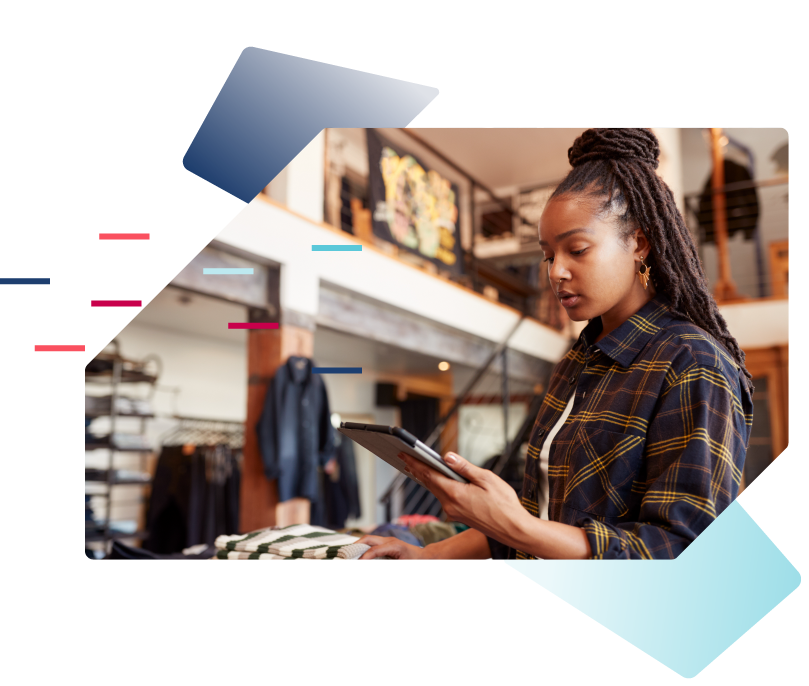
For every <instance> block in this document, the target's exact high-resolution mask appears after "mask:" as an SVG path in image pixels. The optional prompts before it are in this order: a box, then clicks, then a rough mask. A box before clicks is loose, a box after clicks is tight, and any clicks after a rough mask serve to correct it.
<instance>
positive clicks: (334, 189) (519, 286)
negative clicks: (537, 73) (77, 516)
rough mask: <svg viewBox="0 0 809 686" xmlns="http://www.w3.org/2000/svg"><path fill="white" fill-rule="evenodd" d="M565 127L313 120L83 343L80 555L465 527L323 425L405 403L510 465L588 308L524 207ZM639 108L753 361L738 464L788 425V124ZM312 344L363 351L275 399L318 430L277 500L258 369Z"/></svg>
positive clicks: (427, 422) (332, 361)
mask: <svg viewBox="0 0 809 686" xmlns="http://www.w3.org/2000/svg"><path fill="white" fill-rule="evenodd" d="M582 130H583V129H327V130H325V131H323V132H322V133H321V134H320V135H319V136H317V137H316V138H315V139H314V140H313V141H312V142H311V143H310V145H309V146H307V148H306V149H304V150H303V151H302V152H301V153H300V154H299V155H298V157H296V158H295V159H294V160H293V161H292V162H291V163H290V164H289V165H288V166H287V168H286V169H284V171H282V172H281V173H280V174H279V175H278V176H277V177H276V178H275V179H273V180H272V182H271V183H270V184H269V185H268V186H267V187H266V188H265V189H264V191H263V192H262V193H261V194H260V195H259V196H258V197H257V198H256V199H255V200H254V201H253V202H252V203H250V205H249V206H248V207H247V208H246V209H245V210H244V211H243V212H242V213H240V214H239V216H238V217H236V218H235V219H234V221H233V222H232V223H231V224H230V225H229V226H228V227H227V228H226V229H225V230H224V231H223V232H222V233H221V234H220V235H219V236H218V237H217V239H216V240H215V241H213V242H212V243H211V244H210V245H209V246H208V247H207V248H206V249H205V250H203V252H202V253H200V254H199V255H198V256H197V257H196V258H195V260H194V261H193V262H191V264H189V265H188V266H187V267H186V268H185V269H183V270H182V271H181V272H180V273H179V274H178V275H177V276H176V277H175V278H174V280H173V281H172V282H171V283H170V284H169V285H168V286H166V288H165V289H164V290H163V291H162V292H161V293H160V295H159V296H158V297H156V298H155V299H154V300H152V301H151V302H150V303H149V304H148V305H147V306H146V307H144V308H143V310H142V311H141V312H140V313H139V314H138V315H137V316H136V317H135V319H134V320H133V321H132V322H131V323H130V324H129V325H128V326H127V327H126V328H125V329H124V330H123V331H121V333H120V334H119V335H118V336H117V337H116V339H115V340H114V341H113V342H111V344H110V346H108V348H107V349H106V350H105V351H104V352H103V353H102V354H101V355H99V356H98V357H97V358H96V359H95V360H94V361H93V362H92V363H91V364H90V365H88V367H87V370H86V400H85V448H86V459H85V483H86V495H85V523H86V532H85V540H86V545H85V547H86V549H87V551H88V555H89V556H91V557H97V558H100V557H104V556H112V557H116V556H127V555H136V554H138V553H137V552H136V551H138V550H144V551H150V553H151V554H152V555H155V556H157V555H171V554H180V553H181V551H182V550H186V551H187V552H186V556H187V555H188V554H189V553H188V549H189V548H190V547H192V546H196V547H195V548H194V551H197V552H199V554H205V553H204V549H205V547H206V546H210V544H212V543H213V538H214V537H215V536H216V535H218V534H221V533H230V534H233V533H239V532H246V531H251V530H254V529H257V528H261V527H265V526H273V525H277V526H284V525H286V524H290V523H298V522H311V523H313V524H319V525H322V526H326V527H328V528H333V529H335V530H345V531H352V532H355V533H357V534H359V533H360V532H371V531H376V530H379V529H378V528H379V527H387V529H384V531H385V533H387V535H397V536H399V537H401V538H403V540H411V539H407V538H406V536H411V537H415V540H416V542H417V543H420V544H424V543H427V542H431V541H432V540H440V538H441V537H446V536H448V535H452V534H453V533H456V532H457V531H458V530H460V529H461V528H462V527H461V526H455V528H454V529H452V528H451V527H449V526H448V523H447V522H444V521H443V518H442V513H441V509H440V505H439V504H438V502H437V501H436V500H435V499H434V498H433V497H432V496H431V495H430V494H429V493H427V492H426V491H424V490H423V489H422V488H421V487H419V486H418V485H417V484H415V483H413V482H411V481H409V480H407V479H405V478H404V477H402V476H401V475H399V474H398V472H396V470H394V469H393V468H392V467H390V466H389V465H387V464H386V463H385V462H383V461H382V460H380V459H378V458H376V457H375V456H373V455H372V454H370V453H369V452H367V451H365V450H364V449H362V448H360V447H359V446H357V445H356V444H353V443H351V442H349V441H347V440H346V441H342V442H341V441H340V440H339V435H338V434H337V433H336V432H335V431H334V429H333V427H334V426H338V425H339V422H340V421H355V422H366V423H374V424H387V425H399V426H402V427H404V428H405V429H407V430H409V431H410V432H411V433H413V434H415V435H416V436H417V437H418V438H420V439H422V440H424V441H425V442H427V443H429V444H431V445H434V446H435V448H436V449H437V450H439V451H440V452H442V453H443V452H446V451H447V450H455V451H457V452H459V453H460V454H461V455H463V456H464V457H466V458H467V459H469V460H470V461H472V462H474V463H475V464H478V465H481V466H484V467H486V468H489V469H493V470H494V471H495V472H497V473H498V474H500V475H501V476H502V477H503V478H505V479H506V480H507V481H509V483H512V484H513V485H514V487H515V488H519V485H520V483H521V478H522V467H523V460H524V457H525V450H526V445H525V441H526V440H527V434H528V431H529V429H530V426H531V423H532V422H533V419H534V417H535V416H536V412H537V410H538V407H539V403H541V400H542V396H543V393H544V389H545V386H546V383H547V379H548V375H549V373H550V371H551V369H552V368H553V365H554V364H555V363H556V362H557V361H558V360H559V359H560V358H561V357H562V356H563V355H564V354H565V352H566V351H567V349H568V348H569V347H570V345H571V344H572V342H573V340H574V339H575V337H576V336H577V335H578V332H579V331H580V329H581V327H582V326H583V325H582V324H575V323H573V322H571V321H570V320H569V319H568V318H567V315H566V314H565V312H564V310H563V308H561V306H559V304H558V302H557V300H556V298H555V297H554V295H553V292H552V290H551V289H550V287H549V284H548V278H547V272H546V270H544V269H543V268H542V266H541V261H542V252H541V251H540V250H539V246H538V244H537V230H536V227H537V222H538V219H539V216H540V214H541V212H542V209H543V207H544V204H545V202H546V201H547V198H548V197H549V195H550V194H551V193H552V191H553V189H554V187H555V186H556V184H557V183H558V182H559V181H560V180H561V179H562V178H563V177H564V176H565V174H566V173H567V171H568V169H569V165H568V161H567V149H568V147H570V145H571V144H572V142H573V140H574V139H575V138H576V136H578V135H579V134H580V133H581V132H582ZM654 131H655V133H656V134H657V136H658V138H659V140H660V143H661V150H662V152H661V163H660V168H659V170H658V172H659V173H660V175H661V176H662V177H663V179H664V180H665V181H666V182H667V183H668V185H669V186H670V187H671V189H672V191H673V192H674V195H675V198H676V200H677V202H678V205H679V206H680V209H681V211H682V213H683V215H684V216H685V218H686V221H687V223H688V226H689V228H690V229H691V231H692V233H693V236H694V239H695V241H696V243H697V245H698V247H699V253H700V257H701V259H702V263H703V267H704V269H705V272H706V275H707V277H708V279H709V282H710V284H711V288H712V290H713V292H714V294H715V296H716V299H717V301H718V303H719V305H720V309H721V311H722V313H723V315H724V316H725V318H726V320H727V322H728V326H729V328H730V331H731V333H733V335H734V336H735V337H736V338H737V340H738V341H739V343H740V345H741V346H742V348H743V349H744V350H745V353H746V355H747V366H748V369H749V370H750V371H751V373H752V374H753V376H754V383H755V387H756V392H755V396H754V401H755V418H754V425H753V432H752V437H751V439H750V447H749V450H748V453H747V460H746V464H745V469H744V481H743V484H742V487H743V488H744V487H747V486H749V484H750V483H752V481H753V480H755V478H756V477H757V476H758V475H759V474H760V473H761V472H762V471H763V470H764V469H765V468H766V467H767V465H768V464H769V463H770V462H772V461H773V460H774V459H775V458H776V457H777V456H778V455H779V454H780V453H781V452H782V451H783V450H784V449H785V447H786V445H787V441H788V423H787V417H788V359H789V354H788V353H789V346H788V336H787V327H788V323H787V311H788V308H787V302H788V292H789V243H788V136H787V132H786V131H785V130H783V129H732V128H728V129H675V128H660V129H654ZM323 244H329V245H341V246H343V247H344V248H346V247H348V248H354V249H356V248H358V247H360V246H361V248H362V250H361V252H355V251H340V252H330V251H329V252H313V251H312V248H311V246H313V245H323ZM206 269H209V270H210V269H219V270H222V269H225V270H233V269H241V270H252V273H250V274H219V275H212V274H210V273H208V274H206V273H205V271H204V270H206ZM231 324H239V325H241V326H242V328H229V325H231ZM260 325H264V326H265V327H267V326H269V325H273V326H275V327H276V328H250V327H258V326H260ZM276 325H277V326H276ZM244 327H247V328H244ZM313 365H314V366H317V367H359V368H361V370H362V371H361V373H352V374H343V373H339V374H338V373H331V374H320V375H319V377H320V379H322V381H323V383H324V385H325V394H326V398H327V407H326V406H324V407H323V408H322V409H321V410H320V411H319V413H314V414H313V413H310V412H309V410H304V409H302V407H303V406H301V408H299V411H296V413H295V414H294V417H292V419H291V420H290V416H289V415H287V416H285V419H283V421H287V423H288V422H289V421H294V422H298V423H300V425H301V426H307V427H308V425H309V423H310V422H313V423H315V424H316V425H317V429H316V432H315V433H316V438H317V440H318V441H319V447H318V449H317V451H316V452H317V453H318V454H317V456H312V455H304V454H303V452H300V459H301V460H302V463H303V462H306V461H307V460H310V459H311V460H314V462H313V464H316V470H317V475H316V480H317V492H318V495H317V497H316V498H314V499H312V498H308V499H306V498H300V497H296V498H292V499H288V500H284V501H283V502H281V501H279V494H278V488H277V483H276V482H275V481H274V480H268V479H267V477H266V475H265V469H264V460H265V459H266V455H263V454H262V449H261V446H260V445H259V440H258V435H259V431H257V427H259V426H260V425H261V424H262V422H264V423H265V424H266V423H267V422H271V421H281V419H282V417H281V415H282V413H283V408H280V409H279V408H277V407H275V408H274V409H273V412H275V413H277V416H275V415H274V416H269V415H268V414H267V413H266V412H265V413H264V414H263V415H262V412H263V410H264V407H265V401H266V398H267V395H268V393H271V392H273V391H272V389H273V387H274V386H273V380H275V384H276V385H279V384H281V383H285V384H287V386H288V385H289V381H288V378H289V376H290V375H292V376H294V375H295V374H299V375H303V376H301V379H303V381H299V382H300V383H304V384H306V383H308V380H307V379H308V377H307V375H309V376H311V375H312V372H311V368H312V366H313ZM282 368H284V369H286V370H287V372H288V373H287V375H286V376H285V377H284V379H287V381H283V382H282V376H283V375H279V374H278V372H279V370H280V369H282ZM296 369H297V370H298V371H295V370H296ZM303 377H307V378H306V379H304V378H303ZM287 386H284V389H286V388H287ZM282 390H283V389H282ZM284 392H286V391H285V390H284ZM282 397H285V396H282ZM302 402H303V401H302ZM307 402H308V401H307ZM305 450H306V448H303V447H301V448H300V451H305ZM312 450H314V449H310V452H311V451H312ZM326 458H328V459H326ZM323 460H325V462H324V461H323ZM282 478H283V477H282ZM192 554H193V553H192Z"/></svg>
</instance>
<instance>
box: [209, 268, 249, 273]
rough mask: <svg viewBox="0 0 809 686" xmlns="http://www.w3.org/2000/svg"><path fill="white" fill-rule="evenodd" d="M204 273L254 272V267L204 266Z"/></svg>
mask: <svg viewBox="0 0 809 686" xmlns="http://www.w3.org/2000/svg"><path fill="white" fill-rule="evenodd" d="M202 273H203V274H252V273H253V268H252V267H203V268H202Z"/></svg>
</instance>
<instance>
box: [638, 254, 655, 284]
mask: <svg viewBox="0 0 809 686" xmlns="http://www.w3.org/2000/svg"><path fill="white" fill-rule="evenodd" d="M651 273H652V268H651V267H649V266H648V265H647V264H646V263H645V262H644V261H643V255H641V256H640V267H639V268H638V278H639V279H640V283H641V285H642V286H643V290H646V289H647V288H648V287H649V275H650V274H651Z"/></svg>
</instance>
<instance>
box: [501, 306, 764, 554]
mask: <svg viewBox="0 0 809 686" xmlns="http://www.w3.org/2000/svg"><path fill="white" fill-rule="evenodd" d="M600 332H601V319H600V318H597V319H594V320H592V321H591V322H590V323H589V324H588V325H587V327H586V328H585V329H584V331H583V332H582V335H581V336H580V338H579V340H578V341H577V342H576V344H575V345H574V346H573V348H572V349H571V350H570V352H568V354H567V355H566V356H565V357H564V358H563V359H562V360H561V361H560V362H559V364H558V365H557V366H556V369H555V370H554V372H553V375H552V377H551V383H550V385H549V388H548V394H547V396H546V398H545V401H544V403H543V405H542V407H541V409H540V411H539V415H538V416H537V419H536V422H535V424H534V428H533V431H532V433H531V438H530V444H529V448H528V456H527V458H526V467H525V480H524V482H523V491H522V496H521V499H522V504H523V506H524V507H525V509H526V510H528V511H529V512H530V513H531V514H533V515H534V516H538V512H539V509H538V492H537V484H538V483H539V476H540V475H539V454H540V451H541V450H542V444H543V442H544V440H545V437H546V436H547V435H548V432H549V431H550V430H551V429H552V428H553V426H554V425H555V424H556V422H557V420H558V419H559V417H560V416H561V414H562V411H563V410H564V408H565V406H566V405H567V401H568V400H569V398H570V394H571V393H575V399H574V401H573V410H572V411H571V413H570V416H569V417H568V418H567V420H566V421H565V423H564V425H563V426H562V428H561V429H560V430H559V433H558V434H557V435H556V438H555V440H554V442H553V445H552V446H551V451H550V459H549V466H548V481H549V485H550V498H549V506H548V512H549V516H550V519H552V520H554V521H558V522H564V523H566V524H572V525H574V526H578V527H582V528H583V529H584V530H585V532H586V533H587V537H588V539H589V541H590V547H591V549H592V555H593V558H594V559H642V560H649V559H656V558H658V559H659V558H668V559H672V558H675V557H677V555H679V554H680V553H681V552H682V551H683V550H684V549H685V548H686V546H688V544H689V543H690V542H691V541H693V540H694V539H695V538H696V537H697V536H698V535H699V534H700V533H701V532H702V531H704V530H705V528H706V527H707V526H708V525H709V524H710V523H711V522H712V521H713V520H714V519H716V517H717V516H718V515H719V514H720V513H721V512H722V510H724V509H725V508H726V507H727V506H728V505H729V504H730V503H731V501H732V500H733V499H734V498H735V497H736V495H737V494H738V492H739V484H740V483H741V478H742V467H743V466H744V457H745V453H746V451H747V445H748V442H749V439H750V429H751V427H752V424H753V400H752V395H751V390H750V388H749V386H748V384H747V381H746V379H745V378H744V376H743V374H742V372H741V371H740V369H739V368H738V367H737V366H736V364H735V363H734V362H733V359H732V358H731V356H730V355H729V354H728V352H727V351H726V350H725V348H724V347H723V346H722V345H721V344H720V343H719V342H718V341H716V340H715V339H714V338H713V337H712V336H710V335H709V334H708V333H706V332H705V331H703V330H702V329H700V328H699V327H698V326H696V325H695V324H692V323H691V322H690V321H683V320H681V319H678V318H675V317H673V316H672V314H671V303H670V301H669V300H668V298H666V296H664V295H662V294H661V295H658V296H656V297H655V298H654V299H653V300H651V301H650V302H649V303H647V304H646V305H644V306H643V307H642V308H641V309H640V310H639V311H638V312H637V313H635V314H634V315H633V316H632V317H630V318H629V319H628V320H627V321H626V322H624V323H623V324H622V325H621V326H620V327H618V329H616V330H615V331H613V332H612V333H610V334H609V335H607V336H605V337H604V338H603V339H602V340H601V341H599V342H598V343H595V342H594V341H595V339H596V337H597V336H598V335H599V333H600ZM516 557H517V559H532V556H531V555H529V554H527V553H524V552H522V551H516Z"/></svg>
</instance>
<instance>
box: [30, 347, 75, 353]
mask: <svg viewBox="0 0 809 686" xmlns="http://www.w3.org/2000/svg"><path fill="white" fill-rule="evenodd" d="M34 351H35V352H38V353H56V352H84V346H83V345H35V346H34Z"/></svg>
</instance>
